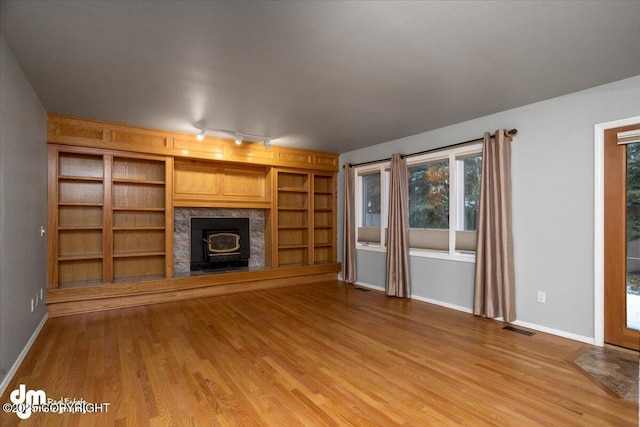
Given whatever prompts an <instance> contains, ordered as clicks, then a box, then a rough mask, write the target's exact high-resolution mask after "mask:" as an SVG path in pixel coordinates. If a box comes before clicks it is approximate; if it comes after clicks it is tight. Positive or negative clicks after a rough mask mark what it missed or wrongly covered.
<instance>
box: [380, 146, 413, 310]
mask: <svg viewBox="0 0 640 427" xmlns="http://www.w3.org/2000/svg"><path fill="white" fill-rule="evenodd" d="M388 228H389V230H388V234H387V283H386V292H387V295H389V296H394V297H403V298H410V297H411V284H410V281H409V172H408V171H407V161H406V159H403V158H402V155H401V154H398V153H396V154H394V155H393V156H391V178H390V180H389V227H388Z"/></svg>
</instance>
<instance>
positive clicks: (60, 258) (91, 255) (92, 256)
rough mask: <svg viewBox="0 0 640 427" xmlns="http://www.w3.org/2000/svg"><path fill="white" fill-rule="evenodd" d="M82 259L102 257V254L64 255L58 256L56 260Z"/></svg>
mask: <svg viewBox="0 0 640 427" xmlns="http://www.w3.org/2000/svg"><path fill="white" fill-rule="evenodd" d="M83 259H102V254H82V255H64V256H60V257H58V261H62V262H64V261H78V260H83Z"/></svg>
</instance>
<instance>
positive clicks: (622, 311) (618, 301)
mask: <svg viewBox="0 0 640 427" xmlns="http://www.w3.org/2000/svg"><path fill="white" fill-rule="evenodd" d="M637 129H640V124H638V125H632V126H624V127H619V128H614V129H609V130H607V131H605V133H604V193H605V206H604V223H605V224H604V273H605V295H604V303H605V307H604V316H605V325H604V341H605V342H606V343H608V344H613V345H617V346H621V347H626V348H630V349H634V350H640V332H639V331H638V330H639V329H640V142H632V143H628V144H618V134H619V133H620V132H626V131H631V130H637Z"/></svg>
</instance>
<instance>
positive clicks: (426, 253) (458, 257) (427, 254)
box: [356, 244, 476, 263]
mask: <svg viewBox="0 0 640 427" xmlns="http://www.w3.org/2000/svg"><path fill="white" fill-rule="evenodd" d="M356 250H358V251H368V252H382V253H386V252H387V248H383V247H381V246H379V245H373V244H371V245H363V244H358V245H356ZM409 256H413V257H418V258H432V259H442V260H446V261H456V262H467V263H475V262H476V255H475V254H472V253H462V252H456V253H455V254H454V255H451V254H450V253H448V252H439V251H430V250H426V249H410V250H409Z"/></svg>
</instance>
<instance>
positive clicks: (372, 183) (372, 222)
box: [362, 172, 380, 227]
mask: <svg viewBox="0 0 640 427" xmlns="http://www.w3.org/2000/svg"><path fill="white" fill-rule="evenodd" d="M362 202H363V204H362V214H363V216H362V225H363V226H364V227H380V172H376V173H371V174H369V175H364V176H363V177H362Z"/></svg>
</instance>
